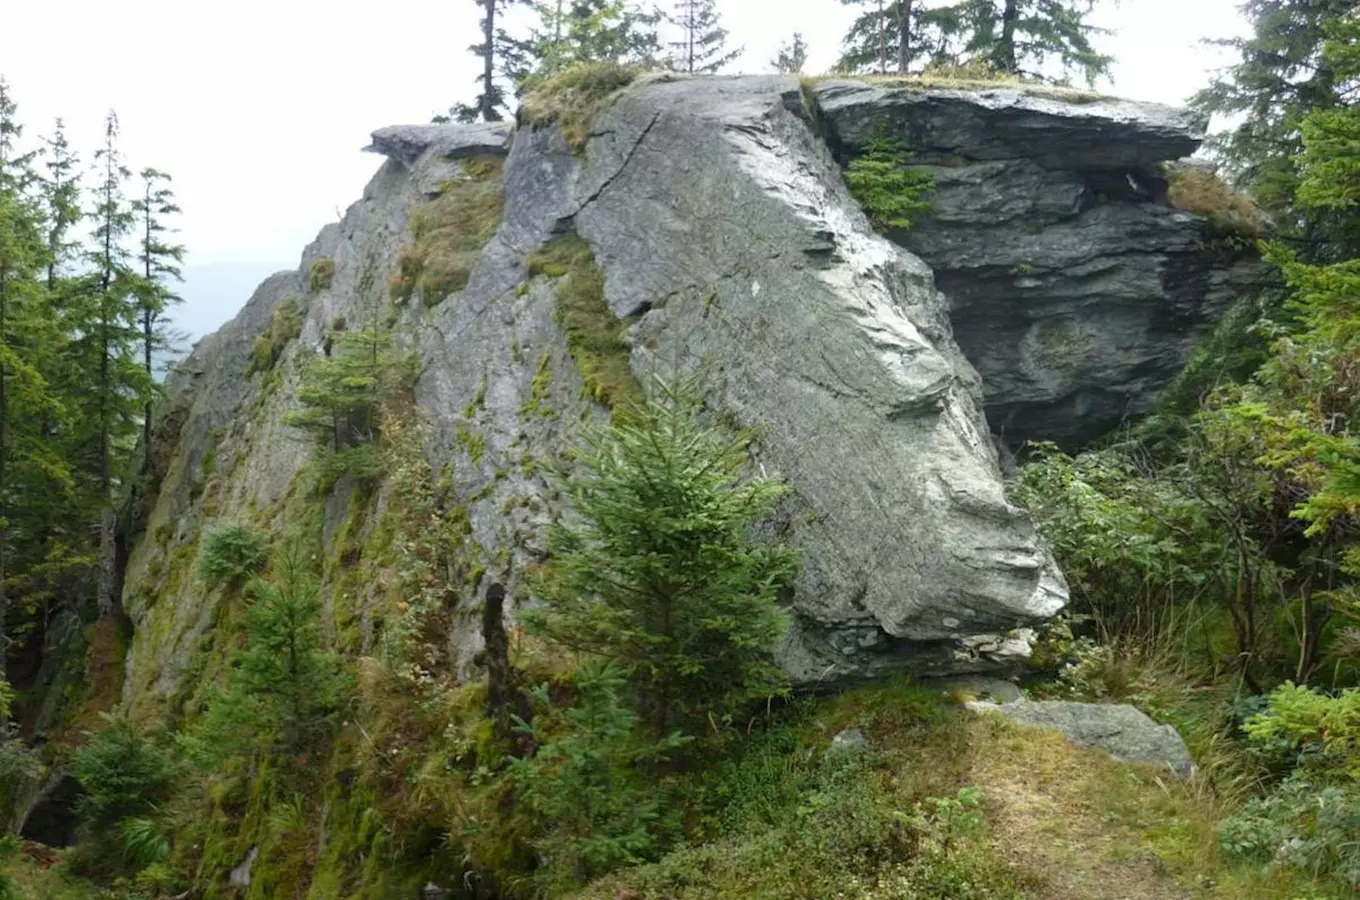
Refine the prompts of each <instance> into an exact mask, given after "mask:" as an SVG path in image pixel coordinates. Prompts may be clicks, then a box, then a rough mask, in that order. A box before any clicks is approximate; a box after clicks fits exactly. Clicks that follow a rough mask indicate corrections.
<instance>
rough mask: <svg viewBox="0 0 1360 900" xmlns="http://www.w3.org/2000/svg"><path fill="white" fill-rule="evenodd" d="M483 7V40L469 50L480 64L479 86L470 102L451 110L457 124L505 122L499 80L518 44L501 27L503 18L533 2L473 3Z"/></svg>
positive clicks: (492, 0)
mask: <svg viewBox="0 0 1360 900" xmlns="http://www.w3.org/2000/svg"><path fill="white" fill-rule="evenodd" d="M473 2H474V3H476V4H477V5H478V6H480V7H481V8H482V20H481V23H480V24H481V32H482V39H481V40H480V41H478V42H477V43H476V44H473V45H472V46H471V47H469V48H468V50H469V51H471V52H472V54H473V55H474V56H476V57H478V58H479V59H480V60H481V61H482V71H481V74H479V75H478V76H477V84H478V85H479V86H480V87H481V93H479V94H478V95H477V97H476V99H474V100H473V102H472V103H459V104H457V105H456V106H454V107H453V109H452V110H451V112H452V114H453V116H454V118H456V119H457V120H458V121H460V122H475V121H477V120H478V119H481V120H482V121H483V122H501V121H504V119H505V113H506V111H507V109H506V107H507V100H506V96H505V88H504V87H503V86H502V77H503V76H504V75H505V74H506V73H507V71H509V70H511V69H513V68H514V65H515V63H514V60H515V59H517V58H518V55H519V53H520V52H521V51H520V42H518V41H515V40H513V39H512V38H510V37H509V35H508V33H507V32H506V30H505V27H504V16H505V13H506V11H507V10H508V9H509V8H510V7H512V6H527V5H529V4H530V3H531V2H532V0H473Z"/></svg>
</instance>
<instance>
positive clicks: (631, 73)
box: [519, 63, 641, 154]
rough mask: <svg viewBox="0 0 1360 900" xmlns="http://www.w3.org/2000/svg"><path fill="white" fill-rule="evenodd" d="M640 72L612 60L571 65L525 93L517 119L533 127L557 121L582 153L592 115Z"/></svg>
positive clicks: (569, 140)
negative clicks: (611, 61)
mask: <svg viewBox="0 0 1360 900" xmlns="http://www.w3.org/2000/svg"><path fill="white" fill-rule="evenodd" d="M640 74H641V71H640V70H639V69H634V68H629V67H628V66H620V65H615V64H612V63H591V64H585V65H579V66H572V67H571V68H569V69H566V70H564V71H562V72H559V73H558V74H556V75H554V76H553V77H552V78H549V79H548V80H547V81H545V82H543V83H542V84H541V85H539V86H538V87H536V88H535V89H534V90H532V91H530V92H529V93H528V95H527V96H525V98H524V103H523V105H522V106H521V107H520V111H519V115H520V121H521V122H523V123H524V124H526V125H531V126H533V127H534V128H546V127H548V126H549V125H556V126H557V127H558V128H560V129H561V130H562V139H563V140H565V141H566V142H567V146H568V147H570V148H571V149H572V152H574V153H577V154H580V153H584V152H585V149H586V142H587V141H588V140H589V139H590V126H591V123H592V122H594V120H595V117H596V116H598V115H599V114H600V113H601V112H602V111H603V110H604V108H605V107H606V106H608V105H609V103H610V102H611V101H612V100H613V99H614V97H615V95H617V94H618V93H619V91H621V90H623V89H624V88H626V87H628V85H630V84H632V83H633V82H634V81H636V80H637V78H638V76H639V75H640Z"/></svg>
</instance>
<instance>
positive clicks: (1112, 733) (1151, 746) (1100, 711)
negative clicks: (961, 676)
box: [968, 700, 1195, 778]
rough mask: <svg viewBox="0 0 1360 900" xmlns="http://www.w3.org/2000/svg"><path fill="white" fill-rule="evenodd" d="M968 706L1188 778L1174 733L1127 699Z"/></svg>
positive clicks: (1186, 760) (1190, 763) (1189, 762)
mask: <svg viewBox="0 0 1360 900" xmlns="http://www.w3.org/2000/svg"><path fill="white" fill-rule="evenodd" d="M968 706H969V708H970V709H973V710H975V711H978V712H988V713H997V714H1000V715H1003V716H1005V717H1006V718H1008V719H1011V720H1012V721H1015V722H1019V723H1021V724H1022V725H1031V726H1034V727H1036V728H1047V729H1049V730H1051V731H1057V732H1060V733H1061V734H1063V735H1065V736H1066V737H1067V739H1068V740H1070V741H1071V742H1072V743H1073V744H1075V745H1076V746H1078V747H1083V748H1086V747H1094V748H1096V749H1098V750H1104V751H1105V752H1106V753H1108V754H1110V755H1111V756H1113V757H1114V758H1115V759H1118V760H1121V761H1123V762H1134V763H1151V764H1154V765H1164V766H1166V767H1167V768H1169V769H1170V770H1171V771H1172V772H1173V773H1175V775H1176V777H1177V778H1188V777H1190V775H1191V774H1192V773H1193V772H1194V770H1195V761H1194V759H1193V758H1192V757H1191V756H1190V750H1189V748H1187V747H1186V746H1185V741H1184V740H1183V739H1182V738H1181V735H1180V732H1178V731H1177V730H1176V729H1175V728H1174V727H1173V726H1171V725H1159V724H1158V723H1157V722H1155V721H1153V720H1152V719H1150V718H1149V717H1148V716H1147V715H1145V714H1144V713H1143V712H1141V711H1140V710H1138V709H1136V708H1135V707H1132V706H1128V705H1127V704H1111V703H1071V702H1067V701H1063V700H1017V701H1016V702H1014V703H1003V704H995V703H987V702H982V701H976V702H972V703H969V704H968Z"/></svg>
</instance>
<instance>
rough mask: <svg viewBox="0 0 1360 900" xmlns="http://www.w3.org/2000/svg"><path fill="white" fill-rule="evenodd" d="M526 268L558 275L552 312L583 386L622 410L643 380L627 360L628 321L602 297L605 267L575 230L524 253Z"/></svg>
mask: <svg viewBox="0 0 1360 900" xmlns="http://www.w3.org/2000/svg"><path fill="white" fill-rule="evenodd" d="M529 274H530V276H539V275H542V276H546V277H548V278H554V279H558V284H557V291H556V294H557V305H556V308H555V309H554V311H553V313H554V316H555V317H556V319H557V321H558V324H560V325H561V326H562V330H563V332H564V333H565V335H566V338H567V347H568V349H569V350H570V351H571V356H572V358H573V359H574V360H576V365H577V367H578V368H579V369H580V370H581V377H582V378H584V379H585V383H586V392H587V393H588V394H589V395H590V397H591V399H593V400H595V401H596V402H597V403H602V404H604V405H605V406H607V407H609V408H610V409H611V410H613V411H614V413H615V414H616V415H618V414H623V415H627V411H628V410H629V409H631V408H632V407H633V406H634V405H636V404H637V403H638V402H639V401H641V399H642V395H643V392H642V386H641V385H640V384H639V383H638V380H637V378H636V377H635V376H634V375H633V370H632V367H631V366H630V365H629V355H630V353H631V348H630V346H629V344H628V326H627V325H626V324H625V323H623V322H622V321H620V320H619V318H618V317H617V316H615V315H614V311H613V310H611V309H610V308H609V303H608V302H607V301H606V300H605V296H604V273H603V272H601V271H600V267H599V266H598V265H596V264H595V256H594V254H593V253H591V250H590V245H589V244H587V243H586V242H585V241H584V240H582V239H581V238H580V237H579V236H577V235H567V236H565V237H560V238H556V239H555V240H553V241H552V242H551V243H549V244H547V245H546V246H545V247H543V248H542V249H541V250H539V251H538V252H537V253H534V254H532V255H531V256H530V257H529Z"/></svg>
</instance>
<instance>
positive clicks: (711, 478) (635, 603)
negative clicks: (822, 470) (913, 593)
mask: <svg viewBox="0 0 1360 900" xmlns="http://www.w3.org/2000/svg"><path fill="white" fill-rule="evenodd" d="M701 403H702V392H701V390H700V387H699V385H698V384H697V383H696V382H694V381H687V382H682V383H679V384H675V385H671V384H666V383H665V382H662V381H661V380H659V379H658V380H656V381H655V388H654V391H653V396H652V398H651V399H650V400H649V401H648V403H647V404H646V406H645V407H643V408H641V409H639V410H638V411H637V413H636V414H635V416H634V417H632V419H631V421H629V422H617V421H616V422H615V423H613V424H612V425H610V426H608V427H596V428H592V429H588V430H587V433H586V441H585V447H584V450H583V452H582V454H581V456H580V459H579V461H578V464H577V467H576V469H575V471H574V472H573V473H572V474H571V475H569V476H568V477H567V478H566V479H565V482H564V484H563V492H564V493H565V494H566V495H567V497H568V498H569V499H570V501H571V506H572V509H573V510H574V511H575V513H576V516H575V518H574V519H572V520H570V521H568V522H565V523H558V524H556V525H555V526H554V527H553V528H552V530H551V531H550V533H549V538H548V553H549V557H550V564H549V566H548V568H547V570H546V571H545V573H544V574H543V576H542V577H540V578H538V579H537V580H536V582H535V587H536V590H537V594H538V596H539V597H541V598H542V599H543V600H544V601H545V605H544V606H543V608H541V609H537V610H534V611H531V612H529V613H526V614H525V616H524V622H525V625H526V627H528V628H529V629H530V630H531V631H532V632H533V633H535V634H539V635H543V636H544V637H547V638H548V639H550V640H552V641H554V642H556V643H558V644H561V645H563V646H564V647H568V648H571V649H573V650H576V651H578V652H582V653H587V654H593V655H597V656H600V657H602V658H606V659H612V660H615V661H617V662H618V663H619V664H620V665H622V666H623V667H624V668H625V670H626V671H627V673H628V678H629V681H630V684H631V686H632V688H633V690H634V691H635V692H636V696H637V698H638V702H639V703H640V706H641V714H642V716H643V718H644V719H645V720H646V721H648V722H649V723H650V724H651V725H652V727H653V730H654V734H655V736H656V737H658V738H660V737H662V736H663V735H665V734H666V733H668V732H669V731H670V729H671V728H673V727H676V726H678V727H680V728H682V729H685V730H686V731H687V732H688V733H691V734H697V733H701V732H703V733H708V732H711V731H712V730H713V729H714V728H718V727H722V726H723V725H724V723H727V722H729V721H731V719H732V717H733V716H735V715H736V714H738V713H740V712H741V711H743V709H744V708H745V707H746V705H747V704H748V703H750V702H751V701H752V700H755V699H765V698H769V697H770V696H772V695H776V694H779V693H781V692H782V691H783V685H784V680H783V675H782V673H781V672H780V670H779V669H778V667H777V666H775V664H774V662H773V660H772V657H771V654H772V651H773V649H774V647H775V645H776V644H777V643H778V641H779V639H780V637H781V636H782V634H783V632H784V629H785V627H786V624H787V623H786V619H785V616H784V614H783V612H782V611H781V610H780V609H779V607H778V605H777V601H778V599H779V597H780V594H781V593H782V592H783V590H784V589H785V588H786V586H787V585H788V584H789V582H790V581H791V579H792V577H793V575H794V573H795V572H796V571H797V555H796V554H795V552H794V551H793V550H792V549H790V548H788V547H785V546H782V545H779V544H776V543H772V542H766V541H763V540H759V539H757V538H755V537H753V536H752V533H751V531H752V526H754V525H755V524H756V523H757V522H759V521H760V520H761V519H763V518H765V517H766V516H768V515H769V514H771V513H772V512H773V511H774V509H775V507H776V506H778V504H779V502H780V501H781V499H782V498H783V497H784V496H785V495H786V494H787V493H788V490H787V488H785V487H784V486H783V485H782V484H780V483H779V482H778V481H776V480H775V479H772V478H768V477H764V476H758V477H750V476H748V474H747V472H746V467H747V463H748V447H749V445H750V437H749V436H748V435H738V436H736V437H732V436H729V435H727V434H725V433H723V432H722V431H720V430H719V429H718V428H717V427H716V426H711V425H706V424H703V423H701V422H700V421H699V418H698V415H699V409H700V405H701Z"/></svg>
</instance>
